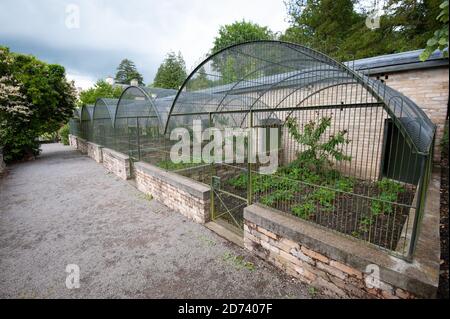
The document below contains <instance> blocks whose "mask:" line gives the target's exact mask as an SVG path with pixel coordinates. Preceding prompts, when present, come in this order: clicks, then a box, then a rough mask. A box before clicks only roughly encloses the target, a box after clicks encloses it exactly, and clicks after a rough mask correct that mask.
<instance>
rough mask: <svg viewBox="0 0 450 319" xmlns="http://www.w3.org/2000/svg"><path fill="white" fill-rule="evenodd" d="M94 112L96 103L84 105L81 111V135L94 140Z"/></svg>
mask: <svg viewBox="0 0 450 319" xmlns="http://www.w3.org/2000/svg"><path fill="white" fill-rule="evenodd" d="M93 113H94V105H91V104H90V105H83V106H82V107H81V111H80V128H81V133H82V134H81V137H83V138H84V139H86V140H89V141H90V140H92V123H93V121H92V119H93Z"/></svg>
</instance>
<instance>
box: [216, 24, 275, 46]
mask: <svg viewBox="0 0 450 319" xmlns="http://www.w3.org/2000/svg"><path fill="white" fill-rule="evenodd" d="M274 37H275V35H274V34H273V32H272V31H270V29H269V28H268V27H264V26H260V25H258V24H256V23H252V22H247V21H245V20H242V21H236V22H234V23H232V24H227V25H223V26H220V28H219V35H218V36H217V37H215V38H214V43H213V47H212V49H211V53H214V52H217V51H219V50H221V49H223V48H226V47H228V46H230V45H233V44H237V43H242V42H246V41H253V40H271V39H274Z"/></svg>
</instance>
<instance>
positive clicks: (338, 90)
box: [164, 40, 435, 255]
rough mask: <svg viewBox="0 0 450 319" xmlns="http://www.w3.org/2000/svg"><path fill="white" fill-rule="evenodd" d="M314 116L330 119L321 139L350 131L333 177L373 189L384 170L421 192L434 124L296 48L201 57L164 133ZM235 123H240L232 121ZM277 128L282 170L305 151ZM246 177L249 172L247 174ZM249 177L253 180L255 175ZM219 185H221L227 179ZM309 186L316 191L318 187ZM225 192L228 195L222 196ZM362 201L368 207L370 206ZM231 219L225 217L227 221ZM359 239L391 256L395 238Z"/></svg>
mask: <svg viewBox="0 0 450 319" xmlns="http://www.w3.org/2000/svg"><path fill="white" fill-rule="evenodd" d="M369 75H370V72H369ZM206 96H208V98H206ZM245 99H246V100H245ZM259 102H261V104H258V103H259ZM230 105H231V107H230ZM316 114H317V117H327V116H330V117H333V121H332V126H331V128H330V129H329V130H328V131H327V132H329V133H327V134H330V135H332V134H335V133H336V132H337V131H340V130H344V131H347V130H348V131H349V132H348V134H347V135H348V136H350V138H349V139H350V140H351V141H350V143H349V146H346V151H347V152H348V153H349V154H350V155H351V157H352V162H351V163H344V164H343V163H340V162H337V163H336V164H335V165H336V167H337V168H338V169H339V170H340V171H342V172H345V173H346V174H348V175H350V176H355V177H356V178H357V179H360V180H365V181H373V183H375V182H376V181H377V180H379V179H381V177H382V176H384V175H383V174H388V173H386V172H385V171H384V170H386V171H387V172H390V173H389V174H390V175H389V177H390V178H393V179H394V180H398V181H401V182H403V183H404V185H405V187H410V186H408V185H415V186H411V187H412V188H413V189H416V188H419V191H420V192H423V191H425V189H426V185H427V169H426V167H428V166H429V164H427V163H429V162H430V158H431V152H432V145H433V140H434V133H435V125H434V124H433V123H432V122H431V121H430V120H429V118H428V117H427V116H426V114H425V113H424V112H423V111H422V110H421V109H420V107H419V106H418V105H416V104H415V103H414V102H413V101H411V100H410V99H408V98H407V97H405V96H404V95H402V94H401V93H399V92H397V91H396V90H394V89H392V88H390V87H388V86H386V85H385V83H382V82H381V81H379V80H374V79H371V78H370V77H369V76H366V75H363V74H362V73H359V72H357V71H355V70H353V69H351V68H350V67H349V66H347V65H344V64H342V63H340V62H337V61H336V60H334V59H332V58H330V57H328V56H326V55H325V54H322V53H320V52H318V51H315V50H313V49H310V48H307V47H304V46H301V45H298V44H293V43H287V42H282V41H270V40H267V41H266V40H263V41H250V42H245V43H239V44H235V45H232V46H229V47H227V48H224V49H222V50H219V51H217V52H215V53H214V54H212V55H211V56H209V57H207V58H206V59H204V60H203V61H202V62H201V63H200V64H199V65H198V66H197V67H196V68H195V69H194V70H193V71H192V72H191V73H190V74H189V76H188V77H187V78H186V80H185V81H184V83H183V84H182V86H181V87H180V89H179V91H178V92H177V94H176V96H175V98H174V100H173V103H172V105H171V107H170V110H169V116H168V119H167V122H166V124H165V128H164V133H165V134H167V135H168V134H169V133H170V131H171V130H172V129H173V128H176V127H178V126H188V125H189V121H191V120H192V119H194V118H197V119H203V121H204V122H206V121H208V119H209V124H210V125H212V126H214V127H216V128H219V126H220V125H219V124H218V123H217V121H215V119H214V118H215V117H216V116H220V117H222V118H226V117H229V118H230V119H232V121H229V122H228V123H229V125H231V126H238V127H241V128H245V127H248V126H252V125H254V124H255V122H258V123H263V122H264V120H265V119H269V118H270V117H276V118H277V119H279V120H280V121H281V123H285V122H286V121H287V119H288V118H290V117H294V118H295V120H296V121H297V123H298V124H299V127H300V128H301V127H303V126H304V125H305V124H306V123H308V122H310V121H313V120H314V119H317V117H316ZM236 118H239V120H238V121H236ZM224 122H227V121H224ZM249 123H250V124H249ZM389 123H392V127H391V126H390V125H391V124H389ZM281 125H282V126H283V124H281ZM389 127H391V128H389ZM282 130H283V135H282V136H283V138H282V143H283V145H282V147H283V148H284V149H283V152H284V153H283V156H284V159H283V160H284V161H285V163H284V164H288V163H289V162H290V161H292V160H293V159H294V158H295V154H296V153H298V152H300V151H302V150H303V149H304V148H302V147H303V146H301V145H294V144H296V143H295V142H293V141H292V137H290V135H289V134H290V133H289V132H288V130H287V129H286V127H284V128H283V129H282ZM393 131H395V132H397V133H395V134H397V135H395V137H391V136H388V135H389V134H394V133H392V132H393ZM400 140H404V143H405V144H404V145H403V146H402V145H400V144H401V142H399V141H400ZM399 145H400V146H399ZM392 154H394V155H392ZM389 156H391V157H392V158H390V157H389ZM399 163H400V164H399ZM216 164H217V163H216ZM218 165H219V164H217V166H218ZM401 165H405V166H406V167H408V169H407V170H410V171H411V170H413V171H414V170H417V171H419V172H416V173H415V174H417V176H416V177H413V178H409V179H408V178H406V177H404V176H403V175H405V174H406V175H407V174H409V173H410V172H406V173H405V172H400V171H401V168H399V166H401ZM385 167H387V168H385ZM392 167H394V168H393V169H392ZM235 168H238V167H237V166H236V167H235ZM221 171H223V165H222V166H221V167H220V168H219V169H217V170H216V174H219V173H217V172H221ZM248 171H250V172H251V168H250V169H249V170H248ZM254 173H255V175H257V172H254ZM229 175H230V171H228V172H227V173H225V174H224V175H223V178H229ZM402 176H403V177H402ZM248 180H251V178H250V177H249V178H248ZM222 183H223V184H226V180H224V181H222ZM292 184H293V185H294V184H295V183H292ZM374 185H375V184H374ZM315 187H319V188H321V187H323V185H315ZM375 188H376V187H375ZM282 191H285V190H280V189H273V190H271V192H272V194H279V193H280V192H282ZM359 192H360V193H358V194H356V193H355V194H354V196H356V197H355V198H362V197H361V196H366V197H368V198H372V197H373V198H375V197H376V196H378V195H377V194H376V192H375V193H372V191H371V190H370V189H368V188H367V189H365V190H364V191H359ZM217 193H219V192H217ZM227 193H228V194H229V193H230V191H229V190H227ZM251 193H252V191H251V189H250V190H248V194H251ZM269 193H270V192H269ZM255 196H256V195H255ZM219 197H220V196H219ZM411 200H412V198H411ZM249 202H251V199H250V201H249ZM368 203H369V204H367V205H369V206H370V205H371V204H370V203H371V201H370V200H369V201H368ZM222 204H224V203H223V201H222ZM395 204H396V205H397V204H398V205H401V204H402V203H395ZM224 205H225V204H224ZM286 205H287V204H286V203H284V204H282V205H281V206H280V207H283V208H286ZM405 205H406V206H408V205H409V206H408V207H409V208H410V209H411V210H415V211H416V212H417V213H416V217H414V220H415V223H416V224H417V222H418V219H419V217H420V215H421V213H422V211H423V208H422V207H421V206H420V205H421V204H419V205H417V206H415V207H413V206H411V205H412V203H411V201H410V202H408V203H407V204H405ZM225 206H226V205H225ZM287 207H289V205H287ZM276 208H279V207H276ZM232 209H234V207H233V208H230V207H228V208H227V207H226V210H227V211H229V210H232ZM280 209H281V208H280ZM213 210H214V208H213ZM399 211H400V209H399ZM235 217H236V216H232V219H233V220H234V221H235V220H236V218H235ZM320 218H322V217H320ZM408 218H409V217H408ZM393 219H395V218H393ZM316 222H318V223H319V224H321V223H322V222H321V221H316ZM341 222H342V221H341ZM355 223H356V224H358V223H359V222H355ZM388 227H392V230H391V231H392V232H394V231H398V229H397V228H395V227H397V226H395V225H393V224H392V225H389V226H388ZM407 231H410V232H413V234H412V237H415V233H416V227H413V229H408V230H407ZM379 232H380V233H382V232H383V231H379ZM377 235H378V236H381V235H380V234H377ZM368 236H369V237H370V234H369V235H368ZM382 236H384V235H382ZM386 236H387V237H389V236H388V235H386ZM366 240H367V241H369V242H372V243H375V244H377V245H381V246H383V247H385V248H388V249H390V250H395V247H393V245H394V242H396V240H391V241H390V242H388V241H387V240H386V243H384V242H383V243H382V241H384V239H381V238H378V239H376V240H375V241H374V240H373V238H372V239H370V238H367V239H366ZM414 240H415V239H413V240H412V241H411V242H414ZM413 246H414V244H413V243H411V244H410V246H409V247H408V248H405V249H404V251H403V252H405V250H409V251H408V252H407V253H406V254H409V255H411V251H412V248H411V247H413Z"/></svg>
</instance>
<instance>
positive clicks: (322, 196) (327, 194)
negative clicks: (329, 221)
mask: <svg viewBox="0 0 450 319" xmlns="http://www.w3.org/2000/svg"><path fill="white" fill-rule="evenodd" d="M335 196H336V192H334V191H332V190H329V189H326V188H322V187H319V188H317V189H316V190H315V191H314V192H313V193H312V194H311V196H310V197H311V199H312V200H314V201H316V202H317V204H318V205H320V207H321V208H322V210H323V211H327V212H329V211H332V210H333V201H334V198H335Z"/></svg>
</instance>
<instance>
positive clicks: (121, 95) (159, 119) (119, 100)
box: [113, 85, 170, 127]
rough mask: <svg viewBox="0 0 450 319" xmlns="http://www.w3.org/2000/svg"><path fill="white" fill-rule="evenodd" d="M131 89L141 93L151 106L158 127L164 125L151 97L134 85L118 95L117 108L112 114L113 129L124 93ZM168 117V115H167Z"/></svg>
mask: <svg viewBox="0 0 450 319" xmlns="http://www.w3.org/2000/svg"><path fill="white" fill-rule="evenodd" d="M131 89H138V90H139V91H140V92H142V94H143V95H144V96H145V97H146V98H147V100H148V101H149V103H150V105H151V107H152V109H153V111H154V112H155V114H156V116H157V118H158V122H159V124H160V127H162V126H163V125H165V123H163V122H162V119H161V116H160V114H159V112H158V109H157V108H156V105H155V103H154V102H153V101H154V99H153V98H152V97H151V96H149V95H148V94H147V92H146V91H145V90H144V89H142V88H141V87H139V86H135V85H130V86H128V87H127V88H126V89H125V90H123V92H122V94H120V97H119V99H118V101H117V107H116V111H115V113H114V121H113V127H115V125H116V117H117V110H118V109H119V105H120V102H121V101H122V98H123V96H124V94H125V92H127V91H128V90H131ZM169 115H170V113H169ZM169 117H170V116H168V117H167V121H168V120H169Z"/></svg>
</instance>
